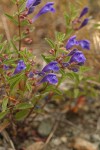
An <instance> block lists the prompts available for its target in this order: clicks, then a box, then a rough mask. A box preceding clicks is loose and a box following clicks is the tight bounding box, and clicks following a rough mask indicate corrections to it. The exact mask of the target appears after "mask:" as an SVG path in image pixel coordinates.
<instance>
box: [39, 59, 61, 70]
mask: <svg viewBox="0 0 100 150" xmlns="http://www.w3.org/2000/svg"><path fill="white" fill-rule="evenodd" d="M57 64H58V63H57V61H52V62H50V63H49V64H48V65H46V66H45V67H44V68H43V69H42V72H49V71H54V72H58V71H59V67H58V66H57Z"/></svg>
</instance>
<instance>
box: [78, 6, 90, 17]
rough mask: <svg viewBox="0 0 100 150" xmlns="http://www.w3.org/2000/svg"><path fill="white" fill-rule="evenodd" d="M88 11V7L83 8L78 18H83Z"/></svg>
mask: <svg viewBox="0 0 100 150" xmlns="http://www.w3.org/2000/svg"><path fill="white" fill-rule="evenodd" d="M88 11H89V8H88V7H84V8H83V10H82V11H81V13H80V16H79V18H81V17H83V16H84V15H85V14H87V13H88Z"/></svg>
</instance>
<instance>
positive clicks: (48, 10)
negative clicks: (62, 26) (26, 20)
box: [32, 2, 55, 22]
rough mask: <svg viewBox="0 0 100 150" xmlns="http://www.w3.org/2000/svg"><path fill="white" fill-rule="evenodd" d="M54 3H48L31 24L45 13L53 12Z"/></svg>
mask: <svg viewBox="0 0 100 150" xmlns="http://www.w3.org/2000/svg"><path fill="white" fill-rule="evenodd" d="M53 5H54V2H48V3H47V4H46V5H45V6H44V7H43V8H42V9H41V10H40V11H39V12H38V14H37V15H36V16H35V17H34V18H33V19H32V22H34V21H35V20H36V19H37V18H38V17H40V16H41V15H43V14H45V13H47V12H55V9H54V8H53Z"/></svg>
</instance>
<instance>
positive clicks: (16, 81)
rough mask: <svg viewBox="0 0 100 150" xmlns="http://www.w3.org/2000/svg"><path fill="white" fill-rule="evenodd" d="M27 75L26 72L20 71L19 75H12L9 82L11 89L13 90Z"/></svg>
mask: <svg viewBox="0 0 100 150" xmlns="http://www.w3.org/2000/svg"><path fill="white" fill-rule="evenodd" d="M25 77H26V76H25V75H24V73H19V74H17V75H14V76H12V77H11V78H9V79H8V83H9V84H10V89H11V92H12V90H14V87H15V86H16V85H17V84H19V82H20V81H21V80H22V79H25Z"/></svg>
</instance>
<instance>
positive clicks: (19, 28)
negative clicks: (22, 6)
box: [16, 0, 21, 57]
mask: <svg viewBox="0 0 100 150" xmlns="http://www.w3.org/2000/svg"><path fill="white" fill-rule="evenodd" d="M16 6H17V12H18V30H19V51H20V50H21V21H20V11H19V1H18V0H16ZM19 57H20V54H19Z"/></svg>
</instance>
